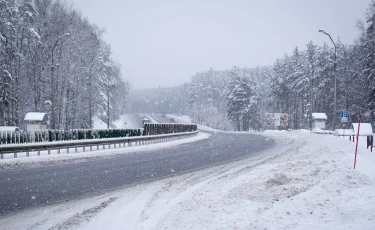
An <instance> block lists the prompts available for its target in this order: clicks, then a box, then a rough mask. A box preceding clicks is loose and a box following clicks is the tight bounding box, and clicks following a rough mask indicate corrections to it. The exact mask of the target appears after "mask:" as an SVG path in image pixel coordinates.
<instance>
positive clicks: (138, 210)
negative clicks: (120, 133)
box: [0, 131, 375, 230]
mask: <svg viewBox="0 0 375 230" xmlns="http://www.w3.org/2000/svg"><path fill="white" fill-rule="evenodd" d="M264 135H265V136H267V137H270V138H273V139H275V141H276V143H277V144H276V146H275V147H274V148H273V149H270V150H266V151H264V152H262V153H261V154H258V155H256V156H253V157H250V158H247V159H244V160H241V161H237V162H233V163H230V164H226V165H220V166H216V167H212V168H209V169H204V170H200V171H197V172H193V173H188V174H185V175H181V176H176V177H172V178H167V179H163V180H160V181H156V182H151V183H147V184H143V185H139V186H136V187H133V188H127V189H122V190H120V191H116V192H111V193H107V194H105V195H102V196H98V197H94V198H88V199H85V200H80V201H74V202H68V203H64V204H58V205H54V206H50V207H44V208H42V209H37V210H32V211H26V212H24V213H22V214H18V215H15V216H10V217H6V218H4V219H2V220H0V226H1V227H3V228H12V229H28V228H31V229H48V228H51V229H65V228H68V229H107V230H109V229H373V226H375V212H374V207H375V153H370V152H369V151H368V150H366V148H365V147H364V145H360V146H361V147H360V152H359V155H358V159H357V163H358V164H357V169H356V170H354V169H353V157H354V156H353V153H354V147H355V145H354V144H353V143H352V142H349V141H348V140H344V139H342V138H339V137H335V136H328V135H317V134H311V133H309V132H306V131H292V132H279V131H276V132H275V131H268V132H265V133H264ZM43 213H45V214H43ZM47 213H48V214H47ZM19 218H22V221H19Z"/></svg>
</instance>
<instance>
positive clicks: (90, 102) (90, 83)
mask: <svg viewBox="0 0 375 230" xmlns="http://www.w3.org/2000/svg"><path fill="white" fill-rule="evenodd" d="M96 61H97V59H95V60H94V61H93V62H92V63H91V66H90V75H89V97H90V98H89V116H90V118H89V121H90V129H92V80H91V71H92V67H93V66H94V64H95V62H96Z"/></svg>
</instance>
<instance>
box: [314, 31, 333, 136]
mask: <svg viewBox="0 0 375 230" xmlns="http://www.w3.org/2000/svg"><path fill="white" fill-rule="evenodd" d="M318 32H320V33H323V34H325V35H327V36H328V37H329V38H330V39H331V41H332V43H333V46H334V47H335V57H334V62H333V75H334V77H335V96H334V101H335V105H334V106H335V115H334V118H333V130H335V129H336V116H337V80H336V64H337V62H336V60H337V55H336V49H337V48H336V44H335V42H334V41H333V39H332V37H331V35H329V34H328V33H327V32H325V31H324V30H318Z"/></svg>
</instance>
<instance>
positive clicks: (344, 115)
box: [341, 112, 349, 118]
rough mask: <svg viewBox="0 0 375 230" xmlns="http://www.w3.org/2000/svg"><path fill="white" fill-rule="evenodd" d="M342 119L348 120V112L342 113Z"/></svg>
mask: <svg viewBox="0 0 375 230" xmlns="http://www.w3.org/2000/svg"><path fill="white" fill-rule="evenodd" d="M341 117H342V118H348V117H349V115H348V113H347V112H342V113H341Z"/></svg>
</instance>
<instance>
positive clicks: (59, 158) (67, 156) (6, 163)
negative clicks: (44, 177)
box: [0, 133, 210, 169]
mask: <svg viewBox="0 0 375 230" xmlns="http://www.w3.org/2000/svg"><path fill="white" fill-rule="evenodd" d="M209 137H210V134H207V133H198V134H197V135H196V136H193V137H188V138H183V139H180V140H173V141H168V142H163V143H156V144H149V145H142V146H130V147H125V148H116V149H101V150H94V151H89V152H83V150H79V151H80V152H77V153H66V150H61V154H56V153H55V152H56V151H51V152H52V154H51V155H48V152H47V151H41V156H37V155H36V153H30V157H23V158H10V157H12V156H13V155H12V154H7V157H9V158H8V159H2V160H0V169H7V168H19V167H32V166H38V165H43V164H51V163H64V162H71V161H76V160H89V159H98V158H105V157H114V156H117V155H122V154H135V153H138V152H144V151H151V150H157V149H164V148H170V147H174V146H178V145H182V144H188V143H193V142H197V141H202V140H205V139H208V138H209ZM18 155H21V153H19V154H18Z"/></svg>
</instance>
